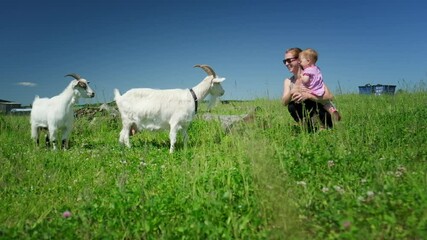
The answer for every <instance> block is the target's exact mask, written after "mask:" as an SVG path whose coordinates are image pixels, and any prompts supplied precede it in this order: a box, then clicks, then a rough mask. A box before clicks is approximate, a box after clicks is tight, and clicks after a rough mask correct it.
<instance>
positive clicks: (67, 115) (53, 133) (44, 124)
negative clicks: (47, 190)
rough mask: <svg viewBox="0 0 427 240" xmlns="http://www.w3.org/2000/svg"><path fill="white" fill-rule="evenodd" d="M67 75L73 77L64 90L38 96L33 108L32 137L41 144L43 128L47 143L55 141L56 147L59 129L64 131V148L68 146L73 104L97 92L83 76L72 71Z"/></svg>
mask: <svg viewBox="0 0 427 240" xmlns="http://www.w3.org/2000/svg"><path fill="white" fill-rule="evenodd" d="M65 76H70V77H73V78H74V80H72V81H71V82H70V84H69V85H68V87H67V88H65V89H64V91H63V92H62V93H61V94H59V95H57V96H54V97H52V98H39V96H36V97H35V99H34V101H33V105H32V110H31V138H32V139H34V140H35V141H36V144H37V145H39V133H40V130H42V129H47V130H48V131H49V134H48V135H47V136H46V145H47V146H50V140H52V142H53V149H56V138H57V135H58V133H59V130H61V132H62V148H63V149H67V148H68V138H69V136H70V133H71V130H72V127H73V122H74V112H73V105H74V103H76V102H77V101H78V99H79V98H80V97H83V98H93V97H94V96H95V92H94V91H93V90H92V89H91V88H90V87H89V82H88V81H87V80H86V79H83V78H81V77H80V76H79V75H78V74H75V73H72V74H67V75H65Z"/></svg>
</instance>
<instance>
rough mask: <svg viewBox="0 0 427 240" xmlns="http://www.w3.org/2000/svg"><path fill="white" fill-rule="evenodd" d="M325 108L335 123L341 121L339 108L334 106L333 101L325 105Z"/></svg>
mask: <svg viewBox="0 0 427 240" xmlns="http://www.w3.org/2000/svg"><path fill="white" fill-rule="evenodd" d="M323 108H325V110H326V111H328V113H330V114H331V116H332V119H333V120H334V121H341V114H340V113H339V112H338V110H337V108H336V107H335V106H334V104H333V103H332V102H331V101H329V102H327V103H325V104H323Z"/></svg>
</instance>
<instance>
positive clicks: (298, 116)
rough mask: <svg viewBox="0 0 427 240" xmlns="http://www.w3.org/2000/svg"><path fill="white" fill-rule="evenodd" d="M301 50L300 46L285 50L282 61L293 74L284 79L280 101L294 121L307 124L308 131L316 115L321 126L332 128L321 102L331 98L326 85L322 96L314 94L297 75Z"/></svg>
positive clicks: (330, 120) (312, 126)
mask: <svg viewBox="0 0 427 240" xmlns="http://www.w3.org/2000/svg"><path fill="white" fill-rule="evenodd" d="M301 52H302V50H301V49H300V48H290V49H288V50H286V52H285V59H284V60H283V63H284V64H285V66H286V67H287V68H288V70H289V72H291V73H292V74H293V76H292V77H290V78H286V79H285V80H284V83H283V95H282V103H283V105H285V106H287V107H288V111H289V113H290V114H291V116H292V118H293V119H294V120H295V121H296V122H298V123H306V124H307V128H308V131H313V130H314V129H315V128H316V126H315V124H313V120H315V119H316V118H317V117H318V118H320V121H321V124H320V125H321V126H322V127H326V128H332V127H333V123H332V117H331V114H330V113H328V112H327V111H326V110H325V108H324V106H323V104H322V103H323V102H325V101H326V100H332V99H333V95H332V94H331V92H330V91H329V89H328V87H327V86H326V85H325V86H324V88H325V93H324V94H323V96H315V95H313V94H311V93H310V91H309V90H308V89H307V88H305V87H304V85H303V84H302V81H301V79H300V76H299V74H300V70H301V66H300V63H299V54H300V53H301Z"/></svg>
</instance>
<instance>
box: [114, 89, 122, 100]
mask: <svg viewBox="0 0 427 240" xmlns="http://www.w3.org/2000/svg"><path fill="white" fill-rule="evenodd" d="M121 96H122V95H121V94H120V92H119V89H117V88H115V89H114V100H116V101H117V99H118V98H119V97H121Z"/></svg>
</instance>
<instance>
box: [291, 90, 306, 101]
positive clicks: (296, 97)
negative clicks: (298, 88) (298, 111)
mask: <svg viewBox="0 0 427 240" xmlns="http://www.w3.org/2000/svg"><path fill="white" fill-rule="evenodd" d="M306 99H307V95H306V93H305V92H294V93H293V94H292V97H291V101H294V102H296V103H301V102H304V101H305V100H306Z"/></svg>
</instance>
